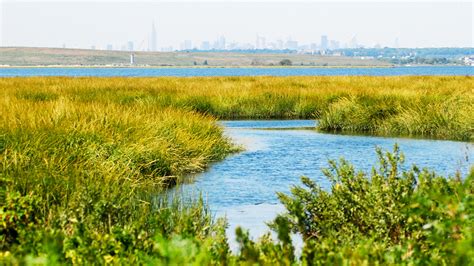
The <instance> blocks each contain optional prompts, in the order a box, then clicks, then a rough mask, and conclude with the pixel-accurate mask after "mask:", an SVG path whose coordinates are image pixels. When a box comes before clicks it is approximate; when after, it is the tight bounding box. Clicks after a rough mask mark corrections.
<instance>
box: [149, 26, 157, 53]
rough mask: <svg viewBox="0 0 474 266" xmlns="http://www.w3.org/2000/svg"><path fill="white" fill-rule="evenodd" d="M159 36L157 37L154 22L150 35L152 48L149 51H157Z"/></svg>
mask: <svg viewBox="0 0 474 266" xmlns="http://www.w3.org/2000/svg"><path fill="white" fill-rule="evenodd" d="M157 38H158V37H157V35H156V28H155V22H152V24H151V35H150V46H149V47H148V50H150V51H157V46H156V43H157Z"/></svg>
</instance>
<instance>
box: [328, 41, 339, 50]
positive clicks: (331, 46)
mask: <svg viewBox="0 0 474 266" xmlns="http://www.w3.org/2000/svg"><path fill="white" fill-rule="evenodd" d="M330 43H331V45H329V48H330V49H332V50H336V49H339V42H338V41H336V40H332V41H331V42H330Z"/></svg>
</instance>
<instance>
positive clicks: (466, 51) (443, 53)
mask: <svg viewBox="0 0 474 266" xmlns="http://www.w3.org/2000/svg"><path fill="white" fill-rule="evenodd" d="M336 51H338V52H341V53H342V54H344V55H345V56H374V57H377V56H381V57H387V58H388V57H390V58H391V57H410V56H413V57H418V58H443V57H444V58H447V59H450V58H459V57H463V56H468V55H473V54H474V48H389V47H385V48H358V49H339V50H336Z"/></svg>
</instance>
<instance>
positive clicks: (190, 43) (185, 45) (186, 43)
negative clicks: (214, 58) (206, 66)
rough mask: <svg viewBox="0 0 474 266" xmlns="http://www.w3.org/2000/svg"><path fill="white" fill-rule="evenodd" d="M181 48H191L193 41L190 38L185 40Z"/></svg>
mask: <svg viewBox="0 0 474 266" xmlns="http://www.w3.org/2000/svg"><path fill="white" fill-rule="evenodd" d="M183 48H184V49H183V50H192V49H193V42H192V41H191V40H185V41H184V45H183Z"/></svg>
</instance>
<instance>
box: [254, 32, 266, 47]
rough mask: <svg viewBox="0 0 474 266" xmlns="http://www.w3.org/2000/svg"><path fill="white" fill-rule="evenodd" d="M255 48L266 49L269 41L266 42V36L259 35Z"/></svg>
mask: <svg viewBox="0 0 474 266" xmlns="http://www.w3.org/2000/svg"><path fill="white" fill-rule="evenodd" d="M255 48H256V49H265V48H267V42H266V39H265V37H262V36H258V35H257V40H256V42H255Z"/></svg>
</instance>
